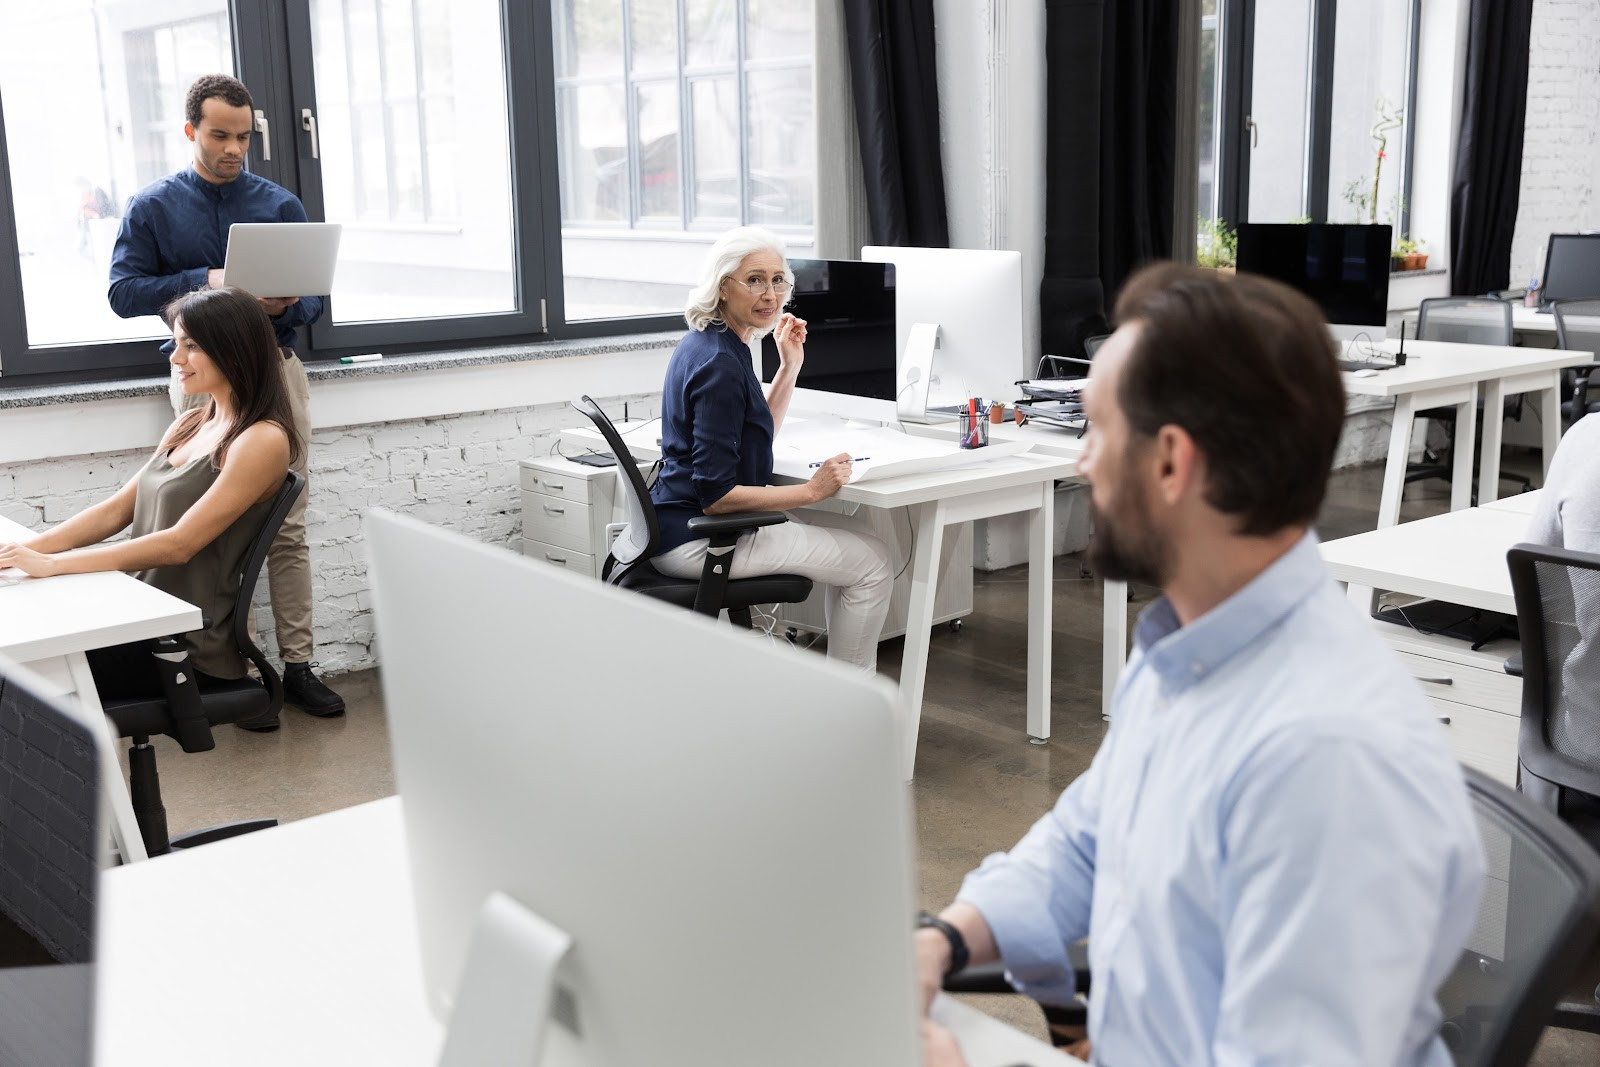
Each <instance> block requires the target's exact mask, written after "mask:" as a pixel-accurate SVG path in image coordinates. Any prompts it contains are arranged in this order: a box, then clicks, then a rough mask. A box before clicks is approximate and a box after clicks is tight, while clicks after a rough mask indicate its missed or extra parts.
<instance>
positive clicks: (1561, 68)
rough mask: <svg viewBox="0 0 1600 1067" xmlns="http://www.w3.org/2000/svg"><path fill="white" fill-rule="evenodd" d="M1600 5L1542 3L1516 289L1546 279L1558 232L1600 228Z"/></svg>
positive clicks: (1515, 249) (1536, 7)
mask: <svg viewBox="0 0 1600 1067" xmlns="http://www.w3.org/2000/svg"><path fill="white" fill-rule="evenodd" d="M1597 57H1600V3H1597V2H1596V0H1534V4H1533V40H1532V46H1531V48H1530V49H1529V64H1528V120H1527V134H1526V136H1525V138H1524V140H1523V143H1522V192H1521V201H1520V203H1519V206H1518V210H1517V229H1516V236H1515V237H1514V238H1513V240H1512V243H1511V284H1512V285H1513V286H1523V285H1526V284H1527V283H1528V279H1529V278H1530V277H1533V276H1535V275H1538V274H1542V273H1543V272H1544V254H1545V247H1546V244H1547V242H1548V240H1549V237H1550V234H1551V233H1552V232H1557V233H1559V232H1563V231H1573V230H1592V229H1600V58H1597Z"/></svg>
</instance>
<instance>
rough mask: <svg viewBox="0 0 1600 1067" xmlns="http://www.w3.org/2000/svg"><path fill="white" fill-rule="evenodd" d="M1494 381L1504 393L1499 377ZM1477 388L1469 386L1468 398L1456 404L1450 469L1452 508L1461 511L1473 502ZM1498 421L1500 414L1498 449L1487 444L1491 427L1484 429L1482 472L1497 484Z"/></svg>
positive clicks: (1496, 437) (1488, 481)
mask: <svg viewBox="0 0 1600 1067" xmlns="http://www.w3.org/2000/svg"><path fill="white" fill-rule="evenodd" d="M1494 384H1495V386H1496V389H1495V392H1496V394H1497V395H1502V396H1503V395H1504V394H1503V393H1501V392H1500V389H1499V386H1500V385H1501V382H1500V381H1499V380H1498V379H1497V380H1496V381H1495V383H1494ZM1477 392H1478V391H1477V390H1476V389H1471V390H1468V393H1469V394H1470V395H1469V397H1468V399H1467V400H1466V401H1465V402H1464V403H1460V404H1457V405H1455V408H1456V445H1455V453H1456V457H1455V464H1454V466H1453V467H1452V468H1451V471H1450V510H1451V511H1460V510H1461V509H1463V508H1470V507H1471V506H1472V446H1473V444H1474V442H1476V441H1477V439H1478V396H1477ZM1485 407H1486V409H1487V405H1485ZM1495 410H1496V411H1498V410H1499V407H1498V405H1497V406H1496V408H1495ZM1499 421H1500V420H1499V419H1498V418H1496V419H1495V424H1496V432H1495V435H1494V436H1495V449H1494V452H1493V453H1491V452H1490V451H1489V448H1488V444H1489V437H1488V430H1487V429H1485V431H1484V439H1483V442H1484V449H1483V476H1484V478H1485V479H1486V480H1487V483H1488V484H1490V485H1497V484H1499V481H1500V445H1499V440H1500V433H1499V429H1498V426H1499ZM1478 492H1480V493H1482V492H1483V489H1482V487H1479V489H1478ZM1489 499H1490V500H1493V499H1494V497H1492V496H1491V497H1490V498H1489Z"/></svg>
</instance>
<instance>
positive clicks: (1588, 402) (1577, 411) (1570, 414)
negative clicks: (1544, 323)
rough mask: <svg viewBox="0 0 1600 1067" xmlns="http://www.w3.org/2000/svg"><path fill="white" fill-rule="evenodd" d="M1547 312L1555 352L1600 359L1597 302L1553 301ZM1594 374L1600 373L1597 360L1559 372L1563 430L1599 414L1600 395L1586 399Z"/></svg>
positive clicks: (1599, 316) (1599, 327)
mask: <svg viewBox="0 0 1600 1067" xmlns="http://www.w3.org/2000/svg"><path fill="white" fill-rule="evenodd" d="M1550 308H1551V312H1550V313H1551V314H1552V315H1553V316H1554V317H1555V320H1556V347H1557V348H1560V349H1562V350H1564V351H1568V352H1593V353H1595V354H1596V355H1600V298H1595V299H1586V300H1553V301H1551V304H1550ZM1596 370H1600V360H1597V361H1596V362H1592V363H1584V364H1582V365H1580V366H1577V367H1572V368H1570V369H1568V370H1564V371H1562V372H1561V377H1562V385H1563V386H1564V387H1565V388H1564V389H1563V390H1562V391H1563V392H1565V393H1566V394H1567V399H1566V400H1564V401H1562V403H1561V420H1562V427H1563V428H1566V427H1568V426H1571V425H1572V424H1573V423H1575V422H1577V421H1578V420H1579V419H1581V418H1583V417H1584V416H1585V415H1588V414H1591V413H1593V412H1596V411H1600V394H1597V395H1596V396H1595V397H1594V398H1592V399H1591V398H1590V396H1589V379H1590V377H1591V376H1593V374H1594V372H1595V371H1596Z"/></svg>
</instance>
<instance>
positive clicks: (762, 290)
mask: <svg viewBox="0 0 1600 1067" xmlns="http://www.w3.org/2000/svg"><path fill="white" fill-rule="evenodd" d="M739 284H740V285H742V286H744V287H745V288H746V289H748V290H750V294H751V295H752V296H766V295H767V290H768V289H771V290H772V291H773V292H774V293H777V294H778V295H779V296H782V295H783V294H784V293H787V292H788V291H789V288H790V286H789V279H787V278H779V279H778V280H777V281H774V282H768V281H767V280H766V279H765V278H750V279H749V280H747V281H742V282H740V283H739Z"/></svg>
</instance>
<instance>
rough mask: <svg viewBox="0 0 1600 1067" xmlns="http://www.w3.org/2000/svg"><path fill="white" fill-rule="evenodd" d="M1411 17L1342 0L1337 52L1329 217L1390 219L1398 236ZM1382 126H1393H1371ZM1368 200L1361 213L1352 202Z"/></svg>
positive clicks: (1388, 4)
mask: <svg viewBox="0 0 1600 1067" xmlns="http://www.w3.org/2000/svg"><path fill="white" fill-rule="evenodd" d="M1409 19H1410V11H1409V5H1407V4H1398V3H1394V2H1392V0H1345V2H1344V3H1342V4H1340V5H1339V9H1338V25H1337V27H1336V29H1335V33H1334V51H1333V63H1334V70H1333V127H1332V129H1333V136H1332V140H1331V141H1330V144H1329V153H1328V219H1329V220H1330V221H1333V222H1367V223H1370V222H1379V223H1383V222H1387V223H1389V224H1390V225H1392V226H1393V227H1394V228H1395V229H1394V236H1395V237H1397V238H1398V237H1400V236H1401V233H1400V211H1399V210H1398V208H1399V201H1398V198H1399V196H1400V190H1401V189H1403V188H1404V187H1405V186H1404V177H1405V175H1404V163H1405V143H1406V136H1405V135H1406V131H1405V126H1404V121H1403V120H1404V116H1403V115H1401V114H1400V112H1401V109H1403V108H1404V107H1405V100H1406V67H1407V65H1408V62H1409V60H1410V48H1409V45H1408V37H1409V25H1408V24H1409ZM1380 97H1382V98H1385V105H1384V107H1383V111H1384V112H1385V114H1384V115H1380V113H1379V111H1380V106H1379V98H1380ZM1379 125H1382V126H1385V127H1388V128H1387V129H1382V130H1380V131H1379V134H1378V136H1376V137H1375V136H1374V130H1373V128H1374V126H1379ZM1380 142H1381V143H1380ZM1380 151H1381V152H1382V153H1383V155H1384V158H1383V159H1382V160H1381V161H1380V160H1379V159H1378V153H1379V152H1380ZM1380 164H1381V165H1380ZM1374 177H1376V178H1377V180H1378V185H1377V189H1376V195H1374V190H1373V178H1374ZM1347 193H1348V194H1349V195H1348V196H1347V195H1346V194H1347ZM1363 198H1364V199H1365V200H1366V206H1365V208H1364V209H1362V210H1360V211H1359V212H1358V209H1357V206H1356V204H1355V203H1352V202H1351V201H1353V200H1355V201H1359V200H1362V199H1363ZM1358 214H1359V218H1358V217H1357V215H1358Z"/></svg>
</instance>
